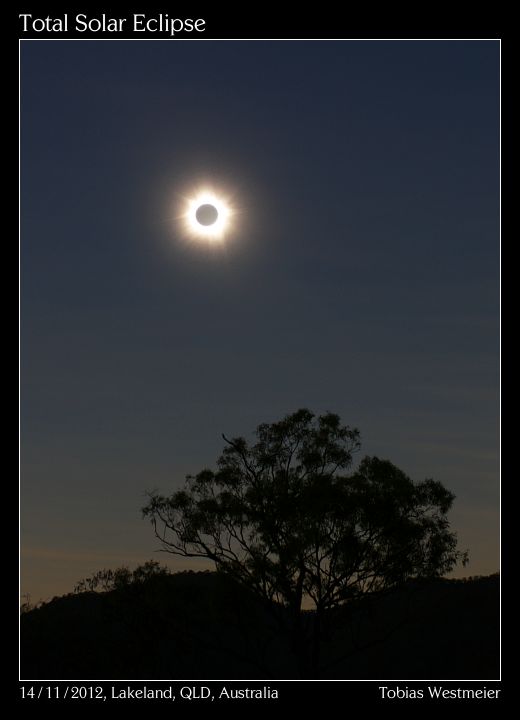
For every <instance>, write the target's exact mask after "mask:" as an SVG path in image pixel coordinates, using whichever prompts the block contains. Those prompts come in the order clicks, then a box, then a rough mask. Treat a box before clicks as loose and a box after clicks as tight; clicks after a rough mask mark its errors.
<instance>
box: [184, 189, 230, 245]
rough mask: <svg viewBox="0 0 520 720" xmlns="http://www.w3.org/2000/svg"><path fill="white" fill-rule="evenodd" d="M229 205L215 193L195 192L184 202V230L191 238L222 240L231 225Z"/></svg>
mask: <svg viewBox="0 0 520 720" xmlns="http://www.w3.org/2000/svg"><path fill="white" fill-rule="evenodd" d="M231 215H232V212H231V207H230V205H229V203H228V202H227V201H226V200H225V199H224V198H223V197H220V196H218V195H217V194H216V193H213V192H210V191H202V192H198V193H196V194H195V195H194V196H193V197H192V198H190V199H188V201H187V203H186V212H185V213H184V215H183V218H184V221H185V224H186V230H187V231H188V233H189V235H191V237H193V238H198V239H206V240H223V239H224V238H225V236H226V234H227V233H228V232H229V230H230V226H231Z"/></svg>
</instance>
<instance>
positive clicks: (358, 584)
mask: <svg viewBox="0 0 520 720" xmlns="http://www.w3.org/2000/svg"><path fill="white" fill-rule="evenodd" d="M223 439H224V441H225V443H226V444H225V447H224V450H223V452H222V455H221V456H220V458H219V459H218V461H217V469H216V470H211V469H204V470H202V471H201V472H199V473H198V474H197V475H194V476H188V477H187V478H186V482H185V486H184V488H183V489H180V490H177V491H176V492H174V493H173V494H172V495H171V496H162V495H160V494H158V493H152V494H151V495H150V497H149V502H148V504H147V506H146V507H145V508H144V509H143V513H144V515H145V516H146V517H148V518H149V519H150V520H151V522H152V525H153V528H154V531H155V534H156V536H157V538H158V539H159V540H160V542H161V546H162V548H163V549H164V550H166V551H168V552H171V553H174V554H177V555H182V556H185V557H203V558H208V559H210V560H212V561H213V562H214V563H215V566H216V568H217V570H219V571H223V572H226V573H228V574H230V575H231V576H233V577H234V578H235V579H236V580H238V581H239V582H240V583H243V584H245V585H247V586H248V587H249V588H251V589H252V590H253V591H254V592H255V593H256V594H258V595H260V596H261V597H263V598H264V599H265V600H267V601H269V602H270V603H275V604H277V605H282V606H284V607H285V608H287V610H288V611H289V615H290V616H291V617H293V619H294V626H295V628H299V627H300V626H301V615H302V612H303V609H304V608H306V607H307V608H308V607H309V606H311V607H314V610H315V613H316V614H317V615H318V616H319V615H321V614H323V613H324V612H325V611H327V610H330V609H332V608H334V607H337V606H338V605H342V604H345V603H347V602H349V601H351V600H354V599H358V598H359V597H361V596H365V595H367V594H371V593H376V592H379V591H382V590H387V589H391V588H393V587H396V586H398V585H401V584H403V583H404V582H406V581H407V580H408V579H411V578H432V577H437V576H440V575H443V574H445V573H447V572H449V571H450V570H451V569H452V568H453V567H454V566H455V564H456V563H457V562H458V561H459V560H463V561H464V560H465V554H464V553H461V552H459V551H458V550H457V540H456V536H455V534H454V533H452V532H451V531H450V529H449V522H448V519H447V513H448V511H449V509H450V507H451V505H452V503H453V500H454V495H453V494H452V493H451V492H450V491H449V490H447V489H446V488H445V487H444V486H443V485H442V484H441V483H440V482H436V481H434V480H424V481H423V482H419V483H414V482H413V481H412V480H411V479H410V478H409V477H408V476H407V475H406V474H405V473H404V472H402V471H401V470H399V469H398V468H397V467H395V466H394V465H393V464H392V463H391V462H390V461H388V460H381V459H379V458H377V457H365V458H363V459H362V460H361V462H360V463H359V465H358V467H357V469H355V470H354V471H351V472H348V471H349V470H350V469H351V466H352V463H353V455H354V453H355V452H357V451H358V450H359V448H360V435H359V431H358V430H357V429H356V428H351V427H349V426H346V425H343V424H342V423H341V420H340V418H339V416H338V415H335V414H333V413H326V414H324V415H320V416H316V415H315V414H314V413H312V412H311V411H309V410H307V409H301V410H298V411H297V412H295V413H293V414H291V415H288V416H286V417H285V418H283V419H282V420H280V421H279V422H274V423H270V424H267V423H264V424H261V425H259V426H258V428H257V430H256V441H255V442H254V443H248V442H247V440H246V439H245V438H243V437H235V438H231V439H228V438H227V437H226V436H225V435H223Z"/></svg>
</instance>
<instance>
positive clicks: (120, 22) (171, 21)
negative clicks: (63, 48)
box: [18, 13, 206, 37]
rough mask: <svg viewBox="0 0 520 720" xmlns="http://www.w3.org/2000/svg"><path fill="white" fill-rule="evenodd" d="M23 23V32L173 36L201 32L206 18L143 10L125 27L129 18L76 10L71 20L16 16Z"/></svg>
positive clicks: (66, 16)
mask: <svg viewBox="0 0 520 720" xmlns="http://www.w3.org/2000/svg"><path fill="white" fill-rule="evenodd" d="M18 17H19V18H20V20H21V22H22V29H23V32H24V33H26V32H34V33H40V32H48V33H49V32H51V33H67V32H69V31H75V32H79V33H83V32H91V33H96V32H111V33H112V32H113V33H121V32H124V31H130V32H135V33H139V32H157V33H161V34H163V35H169V36H170V37H173V36H174V35H175V33H180V32H187V33H191V32H198V33H200V32H204V30H205V25H206V21H205V20H203V19H202V18H198V19H192V18H171V17H170V16H169V15H166V14H164V13H160V14H159V15H157V16H155V17H147V16H146V15H145V14H144V13H134V14H133V15H132V22H131V25H130V26H128V25H127V22H128V20H129V19H128V18H120V17H119V18H113V17H109V16H108V15H105V14H103V15H101V16H99V17H91V18H89V17H88V16H87V15H85V13H79V14H78V15H76V16H75V17H74V19H73V20H72V21H71V19H70V18H69V16H68V14H67V13H65V14H64V15H62V16H60V17H37V16H36V15H31V14H29V13H25V14H20V15H19V16H18Z"/></svg>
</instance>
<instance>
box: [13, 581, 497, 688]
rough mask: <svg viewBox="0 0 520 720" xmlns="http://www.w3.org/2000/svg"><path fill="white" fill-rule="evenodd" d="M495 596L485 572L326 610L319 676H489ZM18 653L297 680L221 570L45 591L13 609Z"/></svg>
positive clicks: (93, 675) (260, 611)
mask: <svg viewBox="0 0 520 720" xmlns="http://www.w3.org/2000/svg"><path fill="white" fill-rule="evenodd" d="M498 603H499V582H498V576H497V575H492V576H489V577H483V578H477V579H472V580H467V581H454V580H439V581H435V582H430V583H426V584H416V585H410V586H409V587H408V588H407V589H406V590H402V591H400V592H399V593H395V594H393V595H389V596H387V597H382V598H378V599H373V600H371V601H370V602H366V603H364V604H362V605H360V606H359V607H357V608H355V609H351V610H350V611H348V613H347V611H345V610H341V611H336V612H335V613H334V614H329V616H328V617H327V623H326V624H327V632H326V637H325V641H324V643H323V651H322V652H323V671H322V675H321V676H322V677H323V678H335V679H338V678H344V679H355V678H361V679H432V680H433V679H450V678H453V679H492V678H497V677H498V674H499V605H498ZM309 617H310V614H309ZM340 658H341V659H340ZM21 661H22V678H24V679H121V680H130V679H180V680H181V679H200V680H207V679H273V678H282V679H289V678H294V677H297V676H298V675H297V670H296V667H297V665H296V661H295V658H294V657H293V655H292V653H291V651H290V646H289V643H288V642H287V640H286V639H285V638H284V636H283V634H281V633H280V631H279V628H278V626H277V625H276V623H275V621H274V619H273V618H272V616H271V614H270V613H268V612H267V610H266V608H265V607H264V606H263V605H262V604H261V603H260V602H259V601H258V600H257V599H256V598H255V597H253V596H251V594H250V593H249V592H248V591H247V590H245V589H244V588H242V587H240V586H237V585H236V583H234V582H233V581H231V580H230V579H229V578H227V577H226V576H222V575H220V574H217V573H207V572H206V573H179V574H175V575H167V576H161V577H151V578H149V579H148V580H147V581H146V582H144V583H140V584H138V585H131V586H129V587H126V588H123V589H119V590H113V591H110V592H106V593H95V592H84V593H81V594H77V595H66V596H64V597H60V598H55V599H54V600H52V601H51V602H49V603H47V604H45V605H43V606H41V607H39V608H38V609H35V610H31V611H30V612H27V613H24V614H23V615H22V619H21Z"/></svg>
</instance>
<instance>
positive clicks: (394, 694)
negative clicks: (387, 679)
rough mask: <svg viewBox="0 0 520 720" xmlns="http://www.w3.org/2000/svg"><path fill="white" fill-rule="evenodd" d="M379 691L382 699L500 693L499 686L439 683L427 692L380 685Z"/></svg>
mask: <svg viewBox="0 0 520 720" xmlns="http://www.w3.org/2000/svg"><path fill="white" fill-rule="evenodd" d="M379 691H380V692H381V697H382V698H383V700H396V699H397V700H423V699H424V698H425V697H429V698H430V699H432V700H457V699H458V700H496V699H498V696H499V694H500V689H499V688H487V687H485V686H484V687H481V688H478V689H475V690H473V689H472V688H444V687H442V686H441V685H433V686H431V687H430V686H429V687H428V693H427V694H425V691H424V690H423V689H421V688H417V689H416V688H409V687H404V688H401V687H399V686H397V687H394V688H391V687H388V686H387V685H380V686H379Z"/></svg>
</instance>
